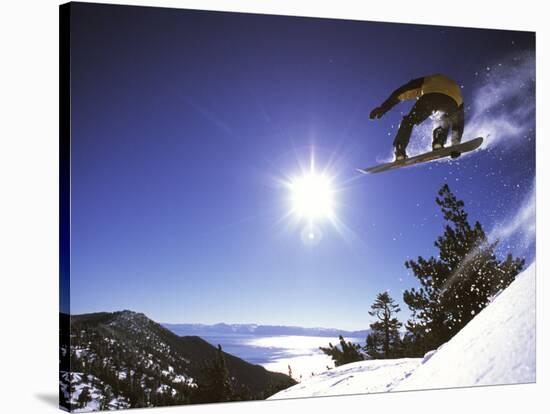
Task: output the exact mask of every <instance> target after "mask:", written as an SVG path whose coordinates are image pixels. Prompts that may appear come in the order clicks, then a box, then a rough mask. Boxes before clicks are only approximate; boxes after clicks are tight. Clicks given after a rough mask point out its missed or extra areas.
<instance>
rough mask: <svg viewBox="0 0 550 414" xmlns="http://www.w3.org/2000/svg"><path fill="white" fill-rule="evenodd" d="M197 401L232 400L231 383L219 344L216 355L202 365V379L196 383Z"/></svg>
mask: <svg viewBox="0 0 550 414" xmlns="http://www.w3.org/2000/svg"><path fill="white" fill-rule="evenodd" d="M196 400H197V402H226V401H233V400H234V392H233V384H232V382H231V378H230V376H229V370H228V369H227V364H226V362H225V356H224V353H223V350H222V347H221V345H218V349H217V351H216V357H215V359H214V360H213V361H210V362H206V363H205V364H204V367H203V379H202V381H200V382H199V384H198V391H197V394H196Z"/></svg>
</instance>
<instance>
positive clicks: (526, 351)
mask: <svg viewBox="0 0 550 414" xmlns="http://www.w3.org/2000/svg"><path fill="white" fill-rule="evenodd" d="M535 287H536V283H535V264H534V263H533V264H532V265H531V266H530V267H529V268H528V269H527V270H525V271H524V272H522V273H521V274H520V275H518V277H517V278H516V280H515V281H514V282H512V283H511V284H510V286H508V288H507V289H505V290H504V291H503V292H502V293H501V294H500V295H498V296H497V297H495V298H494V300H493V302H492V303H491V304H490V305H489V306H487V307H486V308H485V309H483V310H482V311H481V312H480V313H479V314H478V315H477V316H476V317H475V318H474V319H472V320H471V321H470V323H468V324H467V325H466V326H465V327H464V328H463V329H462V330H461V331H460V332H459V333H457V334H456V335H455V336H454V337H453V338H452V339H451V340H450V341H449V342H447V343H446V344H444V345H442V346H441V347H439V349H438V350H436V351H430V352H428V353H427V354H426V355H425V356H424V358H412V359H411V358H402V359H393V360H391V359H386V360H371V361H361V362H355V363H352V364H346V365H342V366H340V367H338V368H334V369H331V370H328V371H325V372H324V373H322V374H319V375H317V376H315V377H312V378H310V379H307V380H304V381H303V382H301V383H300V384H297V385H295V386H293V387H290V388H288V389H286V390H283V391H281V392H279V393H277V394H275V395H273V396H271V397H270V398H269V399H285V398H303V397H314V396H329V395H346V394H359V393H372V392H386V391H405V390H418V389H430V388H446V387H466V386H475V385H496V384H517V383H530V382H535V376H536V318H535V308H536V307H535V297H536V296H535Z"/></svg>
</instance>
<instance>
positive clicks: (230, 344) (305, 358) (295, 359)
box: [201, 334, 365, 381]
mask: <svg viewBox="0 0 550 414" xmlns="http://www.w3.org/2000/svg"><path fill="white" fill-rule="evenodd" d="M201 337H202V338H203V339H204V340H206V341H208V342H210V343H211V344H212V345H214V346H217V345H218V344H220V345H221V346H222V348H223V350H224V351H225V352H227V353H229V354H232V355H235V356H237V357H239V358H242V359H244V360H245V361H248V362H250V363H252V364H258V365H261V366H263V367H265V368H266V369H268V370H270V371H275V372H282V373H284V374H288V366H289V365H290V367H291V368H292V376H293V377H294V379H296V380H298V381H300V379H305V378H308V377H310V376H311V375H312V374H318V373H321V372H324V371H326V369H327V367H330V368H333V367H334V363H333V361H332V359H331V358H330V357H329V356H328V355H325V354H323V352H321V351H320V350H319V347H320V346H324V347H326V346H328V343H329V342H332V344H333V345H336V344H338V338H337V337H334V338H332V337H324V336H257V335H244V334H227V335H213V336H208V335H202V336H201ZM345 339H346V341H352V342H355V343H360V344H361V345H364V343H365V338H345Z"/></svg>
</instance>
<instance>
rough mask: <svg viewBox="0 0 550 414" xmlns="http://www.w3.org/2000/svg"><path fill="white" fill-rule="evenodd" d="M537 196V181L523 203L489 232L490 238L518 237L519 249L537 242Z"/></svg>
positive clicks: (506, 238)
mask: <svg viewBox="0 0 550 414" xmlns="http://www.w3.org/2000/svg"><path fill="white" fill-rule="evenodd" d="M535 212H536V197H535V183H534V182H533V186H532V188H531V190H530V192H529V195H528V196H527V197H526V198H525V201H524V202H523V204H522V205H521V206H520V207H519V209H517V210H516V211H515V213H514V214H513V215H510V216H509V217H508V218H507V219H506V220H504V221H503V222H501V223H499V224H498V225H496V226H495V227H494V228H493V229H492V231H491V232H490V233H489V236H488V239H489V240H490V241H491V240H499V241H504V240H509V239H511V238H513V237H514V238H517V240H518V242H519V246H516V247H518V248H519V249H527V248H528V247H530V246H531V245H532V244H533V243H534V242H535V234H536V225H535Z"/></svg>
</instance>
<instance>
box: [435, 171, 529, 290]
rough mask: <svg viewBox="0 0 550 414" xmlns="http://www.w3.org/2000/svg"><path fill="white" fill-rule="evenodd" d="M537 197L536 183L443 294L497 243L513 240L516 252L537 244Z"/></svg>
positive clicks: (465, 261)
mask: <svg viewBox="0 0 550 414" xmlns="http://www.w3.org/2000/svg"><path fill="white" fill-rule="evenodd" d="M535 212H536V197H535V183H534V182H533V186H532V188H531V190H530V192H529V195H528V196H527V197H526V198H525V201H524V203H523V204H522V205H521V206H520V207H519V208H518V209H517V210H515V213H514V214H511V215H510V216H508V218H507V219H506V220H504V221H502V222H499V223H497V224H496V225H495V226H494V227H493V229H492V230H491V231H490V232H489V234H488V236H487V241H486V242H485V243H483V244H482V245H480V246H478V247H476V248H474V249H473V250H472V251H471V252H470V253H469V254H468V255H466V257H465V258H464V259H462V261H461V262H460V264H459V265H458V267H457V268H456V269H455V271H454V272H453V274H452V275H451V276H450V277H449V278H448V279H447V281H446V282H445V284H444V286H443V292H445V291H446V290H447V289H448V288H449V287H450V286H452V285H453V284H454V282H455V281H456V279H457V277H458V276H459V275H460V274H461V272H462V270H463V269H464V268H465V267H466V266H467V265H469V264H470V263H471V262H472V260H474V259H475V258H476V257H477V256H478V255H479V254H480V253H481V252H482V251H483V250H484V249H486V248H487V247H489V246H491V245H493V244H495V243H497V249H498V244H499V243H502V242H504V241H510V240H512V239H514V240H517V244H516V245H515V247H516V251H517V252H518V253H519V252H523V251H525V250H526V249H527V248H529V247H530V246H531V245H532V244H533V243H534V242H535V238H536V237H535V236H536V223H535V216H536V215H535ZM508 247H509V246H507V247H506V248H504V249H503V251H504V253H509V252H508V251H507V250H508Z"/></svg>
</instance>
